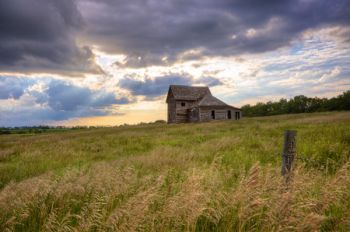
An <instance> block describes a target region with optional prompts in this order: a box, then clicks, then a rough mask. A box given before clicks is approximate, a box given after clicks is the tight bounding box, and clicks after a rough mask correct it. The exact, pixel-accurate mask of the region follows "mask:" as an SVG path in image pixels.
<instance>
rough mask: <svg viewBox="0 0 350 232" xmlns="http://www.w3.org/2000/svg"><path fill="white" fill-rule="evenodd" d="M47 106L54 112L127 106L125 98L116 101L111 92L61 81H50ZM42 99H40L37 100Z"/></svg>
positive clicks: (47, 91) (46, 92)
mask: <svg viewBox="0 0 350 232" xmlns="http://www.w3.org/2000/svg"><path fill="white" fill-rule="evenodd" d="M45 94H46V95H47V99H48V105H49V106H50V108H52V109H53V110H55V111H75V110H78V109H80V108H86V107H88V108H103V107H107V106H110V105H113V104H127V103H129V101H128V100H127V99H126V98H121V99H117V98H116V96H115V94H114V93H112V92H106V91H104V90H99V91H92V90H91V89H89V88H87V87H80V86H76V85H73V84H70V83H67V82H63V81H58V80H55V81H51V82H50V84H49V86H48V89H47V90H46V91H45ZM39 99H42V98H39Z"/></svg>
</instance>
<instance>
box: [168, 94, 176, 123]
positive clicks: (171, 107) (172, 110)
mask: <svg viewBox="0 0 350 232" xmlns="http://www.w3.org/2000/svg"><path fill="white" fill-rule="evenodd" d="M168 123H176V102H175V100H174V99H169V102H168Z"/></svg>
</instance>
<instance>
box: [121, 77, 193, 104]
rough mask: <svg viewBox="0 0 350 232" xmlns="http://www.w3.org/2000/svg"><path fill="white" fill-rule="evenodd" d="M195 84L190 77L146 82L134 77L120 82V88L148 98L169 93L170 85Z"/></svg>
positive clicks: (146, 80)
mask: <svg viewBox="0 0 350 232" xmlns="http://www.w3.org/2000/svg"><path fill="white" fill-rule="evenodd" d="M192 82H193V79H192V77H190V76H181V75H169V76H161V77H156V78H154V79H152V78H146V79H145V80H138V79H135V78H133V77H126V78H124V79H121V80H120V81H119V84H118V85H119V87H121V88H123V89H127V90H129V91H130V92H131V93H132V94H133V95H137V96H146V97H148V98H152V97H158V96H160V95H163V94H165V93H166V92H167V91H168V88H169V85H170V84H177V85H191V84H192Z"/></svg>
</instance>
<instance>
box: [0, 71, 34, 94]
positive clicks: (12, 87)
mask: <svg viewBox="0 0 350 232" xmlns="http://www.w3.org/2000/svg"><path fill="white" fill-rule="evenodd" d="M31 84H33V81H31V80H26V79H22V78H18V77H12V76H0V99H19V98H20V97H21V96H22V95H23V94H24V90H25V89H26V88H27V87H28V86H30V85H31Z"/></svg>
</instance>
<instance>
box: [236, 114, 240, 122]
mask: <svg viewBox="0 0 350 232" xmlns="http://www.w3.org/2000/svg"><path fill="white" fill-rule="evenodd" d="M235 116H236V120H238V119H239V118H240V114H239V112H236V114H235Z"/></svg>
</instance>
